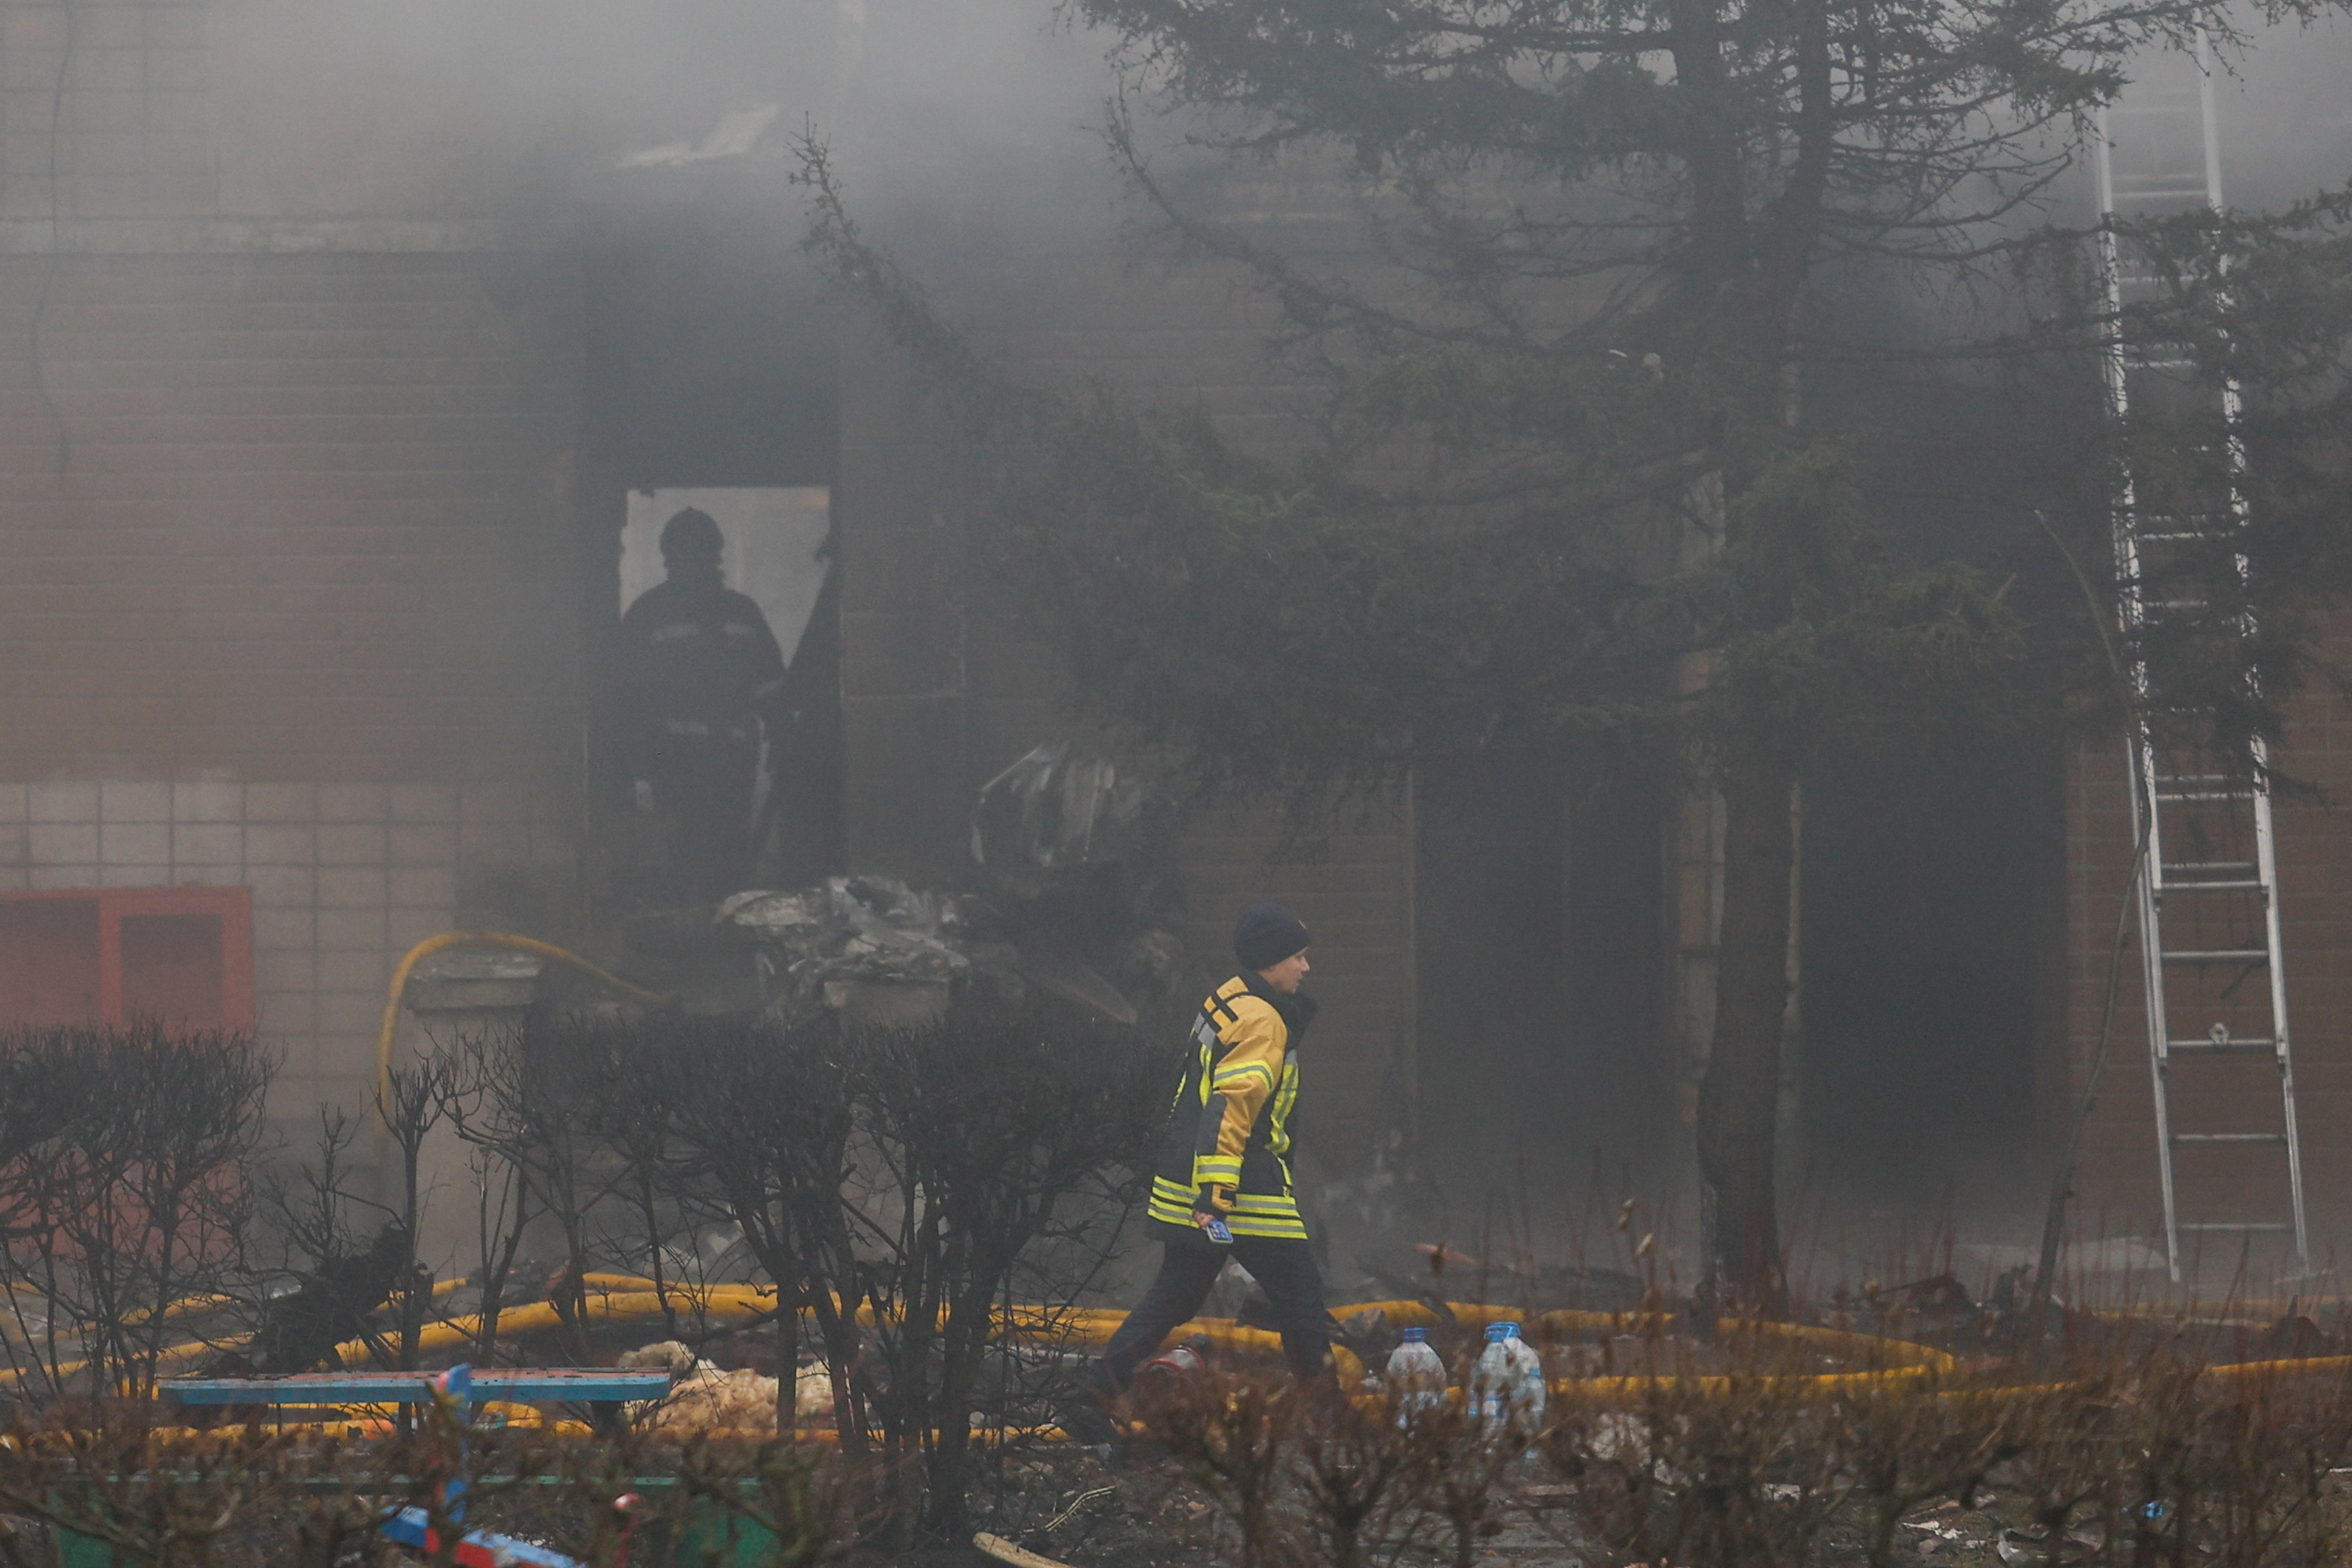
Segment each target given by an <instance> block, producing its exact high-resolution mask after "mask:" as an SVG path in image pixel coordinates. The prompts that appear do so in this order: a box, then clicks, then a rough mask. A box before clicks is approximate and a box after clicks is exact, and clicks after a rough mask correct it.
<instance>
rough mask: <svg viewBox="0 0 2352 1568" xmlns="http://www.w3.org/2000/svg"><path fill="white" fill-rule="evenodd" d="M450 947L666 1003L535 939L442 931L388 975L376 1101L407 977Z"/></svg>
mask: <svg viewBox="0 0 2352 1568" xmlns="http://www.w3.org/2000/svg"><path fill="white" fill-rule="evenodd" d="M453 947H502V948H505V949H506V950H507V951H508V952H528V953H531V954H533V955H535V956H537V957H540V958H545V959H551V960H552V961H554V962H555V963H568V964H570V965H571V966H572V968H574V969H577V970H579V971H580V972H581V973H583V974H585V975H587V976H589V977H590V978H591V979H593V980H595V981H597V982H599V983H600V984H604V985H607V986H610V987H611V988H612V989H614V991H617V992H619V993H620V994H622V995H624V996H625V997H627V998H628V999H629V1000H630V1001H632V1002H638V1003H643V1004H644V1005H646V1006H648V1007H657V1006H659V1005H662V1004H663V1003H665V1002H667V1001H669V1000H670V998H669V997H667V996H665V995H663V994H660V993H658V992H654V991H647V990H646V989H644V988H643V987H641V986H636V985H632V984H629V983H628V982H627V981H625V980H624V979H622V978H621V977H620V976H619V975H617V974H614V973H612V972H611V971H609V970H605V969H601V968H599V967H598V966H597V965H595V964H593V963H589V962H588V961H587V960H586V959H584V958H583V957H581V956H580V955H579V954H578V953H576V952H570V951H568V950H566V949H564V948H561V947H558V946H556V945H555V944H554V943H553V942H541V941H540V940H539V939H538V938H537V937H530V936H517V935H515V934H514V933H513V932H511V931H443V932H441V933H440V934H439V935H438V936H428V937H426V938H425V940H424V941H423V942H418V943H417V944H416V945H415V947H412V948H410V949H409V950H408V952H407V953H406V955H405V956H404V957H403V958H402V959H401V961H400V965H399V967H398V968H396V969H394V971H393V972H392V989H391V993H390V994H388V995H387V996H386V997H385V998H384V1004H383V1028H381V1029H380V1030H378V1031H377V1033H376V1040H375V1087H376V1094H377V1098H378V1099H379V1100H387V1099H389V1098H390V1097H391V1092H392V1046H393V1041H394V1039H395V1038H397V1037H398V1036H399V1034H400V1006H401V1001H402V998H403V997H404V996H405V995H406V994H407V992H408V977H409V975H410V974H411V973H414V972H415V968H416V966H417V965H418V964H419V963H423V962H424V961H425V960H426V959H428V958H430V957H432V956H433V955H434V954H435V953H436V952H448V951H449V950H450V949H451V948H453Z"/></svg>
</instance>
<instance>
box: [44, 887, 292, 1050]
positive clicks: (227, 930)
mask: <svg viewBox="0 0 2352 1568" xmlns="http://www.w3.org/2000/svg"><path fill="white" fill-rule="evenodd" d="M133 1017H146V1018H157V1019H161V1020H163V1021H164V1022H167V1023H173V1024H179V1025H184V1026H191V1027H198V1028H225V1029H249V1028H251V1027H252V1026H253V894H252V892H251V890H250V889H246V888H120V889H118V888H108V889H103V890H100V889H96V888H90V889H67V890H62V891H58V892H43V893H0V1027H7V1026H26V1025H32V1026H45V1025H58V1024H89V1023H97V1022H100V1021H103V1022H106V1023H110V1024H121V1023H126V1022H128V1021H129V1020H131V1018H133Z"/></svg>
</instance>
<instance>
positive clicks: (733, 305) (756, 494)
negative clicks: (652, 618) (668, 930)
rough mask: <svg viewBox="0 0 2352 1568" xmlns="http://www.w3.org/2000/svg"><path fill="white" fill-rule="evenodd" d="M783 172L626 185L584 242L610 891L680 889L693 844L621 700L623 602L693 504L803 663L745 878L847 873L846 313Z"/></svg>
mask: <svg viewBox="0 0 2352 1568" xmlns="http://www.w3.org/2000/svg"><path fill="white" fill-rule="evenodd" d="M789 195H790V194H789V192H787V191H786V190H784V189H782V187H781V181H780V178H779V176H778V174H777V173H776V172H775V171H774V170H763V169H761V168H759V167H746V168H743V169H740V170H713V169H707V168H706V169H701V170H698V171H693V172H691V174H690V176H689V174H685V173H680V172H676V171H647V172H646V176H645V177H644V178H643V179H642V180H639V179H636V178H635V177H632V178H631V179H629V180H625V181H616V182H615V184H614V187H613V189H612V190H611V191H609V192H608V193H606V197H605V199H604V201H603V202H602V203H601V205H598V207H597V208H596V209H595V216H594V220H593V223H592V224H591V226H590V227H589V238H588V246H587V300H588V322H587V332H586V343H587V358H588V363H587V366H586V383H587V388H588V399H587V407H586V409H585V411H584V416H585V417H584V421H583V439H582V452H581V461H580V464H579V479H580V498H579V499H580V508H581V512H582V515H583V524H584V533H585V539H586V541H587V548H588V550H589V563H588V565H589V570H588V572H587V574H586V577H587V589H588V605H587V606H586V611H587V614H588V616H589V621H590V630H591V643H592V646H593V647H595V648H596V649H597V650H598V657H599V661H600V667H601V668H600V669H599V671H598V686H599V689H600V690H601V691H602V692H603V693H604V698H605V700H604V702H603V703H601V704H600V708H599V723H598V725H597V732H596V736H595V742H594V744H593V748H592V750H593V757H592V762H591V793H592V796H593V816H594V818H595V820H596V821H597V822H598V823H599V824H601V826H600V829H599V833H598V837H599V840H600V842H599V845H598V849H599V854H598V856H597V859H598V860H599V861H601V862H602V866H603V871H602V876H603V878H604V879H605V881H606V882H607V885H608V890H609V891H610V892H611V893H612V894H614V895H617V896H618V897H619V899H620V900H621V901H622V902H624V903H626V902H629V901H633V900H656V901H658V900H662V899H665V898H667V897H672V896H674V895H675V890H676V886H677V875H676V873H677V846H676V845H675V844H673V843H670V842H669V841H668V840H669V838H670V837H671V836H672V835H671V833H670V829H669V828H668V827H667V826H665V825H664V823H663V822H662V821H661V820H659V814H657V813H655V812H652V811H649V810H648V809H647V807H648V806H649V805H651V804H652V802H651V797H650V793H649V792H648V791H647V790H646V789H643V788H640V787H638V786H639V784H640V783H641V780H642V775H643V773H645V771H646V769H645V767H644V765H643V753H644V746H643V743H642V737H641V736H639V735H638V734H637V733H636V731H638V730H640V729H641V728H642V725H641V724H640V723H638V722H637V721H635V719H633V718H632V717H630V716H629V714H628V711H627V709H626V706H625V704H624V703H623V702H621V701H620V700H619V697H620V694H622V693H623V692H625V691H627V690H629V689H631V688H630V683H629V678H630V673H631V672H630V670H629V668H627V667H626V661H627V660H628V659H629V658H631V657H633V656H632V654H631V652H630V650H629V649H627V648H626V647H625V646H624V645H623V643H622V641H621V639H620V638H619V637H618V628H619V624H620V615H621V612H622V610H623V609H624V608H625V604H626V602H627V601H629V600H632V599H634V598H635V597H636V596H637V595H640V594H642V593H643V592H644V591H645V590H646V588H648V587H650V586H652V585H653V584H656V583H657V582H658V581H659V580H660V578H661V575H662V573H661V566H660V561H659V555H658V550H657V545H656V542H657V540H658V538H659V534H660V530H661V527H662V524H663V523H664V522H665V521H667V519H668V518H669V517H671V516H674V515H675V514H676V513H677V511H679V510H685V509H687V508H689V507H690V508H693V509H695V510H700V511H703V512H704V513H706V514H707V515H709V516H710V517H712V518H713V519H714V520H716V521H718V522H719V526H720V531H721V532H722V534H723V535H725V537H726V540H727V545H726V555H725V556H724V558H723V568H724V571H725V573H726V578H727V585H728V586H729V587H730V588H731V589H734V590H735V591H738V592H740V593H744V594H747V595H750V596H751V598H752V599H753V600H754V601H755V602H756V603H758V604H759V605H760V606H761V611H762V614H763V616H764V618H765V619H766V621H767V622H768V623H769V624H770V626H771V628H772V631H773V633H774V635H775V636H776V637H777V639H778V641H779V642H780V644H781V652H782V656H783V658H784V659H785V660H786V661H787V665H788V668H787V670H786V672H785V674H784V677H783V685H784V689H783V691H782V694H781V697H780V698H779V699H778V700H776V701H774V702H772V703H769V704H767V705H766V706H765V707H764V708H763V711H762V714H761V718H762V724H761V731H762V740H761V760H760V761H759V763H758V764H757V784H756V785H755V788H754V791H753V793H752V794H751V797H750V802H751V804H750V805H749V806H748V808H747V809H748V811H749V813H750V818H751V819H750V822H749V825H748V826H747V827H746V829H745V833H744V840H743V841H744V844H745V846H746V847H745V849H744V851H743V853H742V855H741V857H740V858H741V859H742V868H741V871H740V877H733V876H730V880H733V881H735V883H736V885H738V886H743V887H749V886H754V885H767V886H794V885H805V884H806V883H808V882H810V881H813V880H815V879H818V878H821V877H823V876H824V875H827V874H829V873H831V872H834V871H836V870H838V869H840V868H841V865H842V789H843V737H842V725H841V683H840V668H841V663H840V610H839V604H840V594H839V587H838V576H839V573H840V562H839V559H838V554H837V552H836V551H835V549H834V542H833V538H832V534H831V529H830V510H829V508H830V495H831V488H832V486H833V483H834V478H835V454H836V450H837V447H838V444H839V426H840V406H839V405H840V398H839V388H838V374H837V371H836V362H835V347H834V337H833V329H832V321H831V315H830V313H829V311H828V310H827V309H826V307H825V305H824V301H823V299H822V296H821V294H820V292H819V289H818V287H817V281H816V279H814V276H813V275H812V274H811V273H810V271H809V269H808V268H807V267H806V265H805V263H804V262H803V259H802V258H801V257H800V255H799V253H798V251H797V250H796V248H795V242H796V239H797V234H796V231H795V230H794V229H793V228H792V227H791V226H790V225H789V224H788V223H787V222H786V221H784V220H785V218H786V217H787V216H789V215H790V214H792V213H793V212H795V211H797V210H798V209H797V206H796V205H795V204H794V203H793V201H791V200H790V199H789Z"/></svg>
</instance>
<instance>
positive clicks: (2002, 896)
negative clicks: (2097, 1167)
mask: <svg viewBox="0 0 2352 1568" xmlns="http://www.w3.org/2000/svg"><path fill="white" fill-rule="evenodd" d="M2051 750H2052V748H2051V747H2049V746H2047V745H2043V746H2040V747H2035V746H2030V745H2020V744H2017V743H2016V742H2010V743H2008V744H2000V743H1995V742H1991V741H1990V740H1981V739H1971V738H1968V737H1957V736H1956V737H1954V738H1952V739H1951V740H1950V741H1948V742H1945V743H1944V744H1941V745H1938V746H1937V747H1936V748H1934V749H1933V751H1932V752H1929V753H1928V754H1926V755H1920V756H1912V757H1901V758H1886V757H1880V758H1868V759H1850V760H1847V761H1845V762H1843V763H1839V764H1838V765H1836V766H1833V767H1828V768H1823V769H1822V770H1820V771H1819V772H1818V773H1816V774H1815V775H1814V776H1812V777H1810V778H1809V779H1808V780H1807V781H1806V785H1805V791H1806V794H1805V887H1804V911H1805V912H1804V954H1805V963H1804V976H1805V979H1804V1007H1805V1018H1804V1045H1803V1052H1802V1068H1801V1092H1800V1105H1801V1123H1802V1127H1803V1130H1804V1136H1803V1145H1804V1147H1803V1152H1802V1159H1803V1163H1804V1165H1805V1167H1806V1169H1807V1171H1808V1173H1809V1175H1810V1177H1811V1183H1812V1184H1813V1186H1814V1188H1815V1190H1816V1191H1817V1192H1819V1193H1820V1194H1822V1195H1823V1196H1824V1197H1825V1198H1826V1199H1827V1201H1828V1202H1829V1203H1830V1204H1831V1205H1832V1210H1833V1212H1839V1213H1846V1212H1857V1210H1858V1215H1857V1216H1858V1217H1862V1218H1867V1217H1869V1213H1870V1211H1874V1210H1878V1211H1893V1212H1895V1213H1902V1212H1904V1211H1909V1212H1910V1213H1913V1214H1926V1215H1936V1214H1937V1213H1939V1212H1940V1211H1941V1210H1942V1208H1943V1206H1944V1205H1946V1204H1947V1202H1950V1203H1952V1204H1953V1205H1954V1206H1955V1207H1956V1209H1957V1210H1958V1212H1959V1213H1960V1214H1961V1215H1964V1216H1966V1217H1968V1218H1969V1219H1971V1220H1973V1219H1975V1218H1977V1217H1979V1216H1981V1215H1983V1214H1985V1213H1986V1212H1987V1211H1988V1210H1989V1209H1990V1210H1993V1211H1998V1210H2000V1209H2001V1208H2004V1207H2006V1206H2008V1205H2011V1204H2013V1203H2014V1202H2016V1201H2017V1200H2018V1199H2020V1198H2021V1197H2022V1196H2024V1195H2026V1193H2027V1190H2028V1189H2030V1188H2031V1187H2032V1186H2033V1185H2034V1184H2037V1183H2038V1182H2039V1180H2040V1179H2041V1174H2042V1173H2041V1167H2040V1166H2039V1164H2038V1163H2035V1162H2034V1160H2033V1159H2032V1154H2033V1151H2034V1143H2033V1139H2034V1134H2035V1103H2034V1067H2035V1049H2036V1043H2037V1039H2038V1037H2039V1031H2040V1030H2041V1029H2042V1028H2043V1027H2045V1026H2047V1023H2048V1020H2047V1019H2046V1018H2045V1017H2044V1016H2043V1013H2044V1011H2045V1009H2046V1003H2045V1002H2044V1000H2043V998H2042V990H2043V989H2044V988H2043V987H2042V979H2043V968H2044V964H2045V963H2046V953H2047V952H2048V950H2049V946H2050V944H2051V943H2053V942H2055V941H2057V940H2058V937H2059V933H2058V932H2056V931H2053V930H2052V929H2051V926H2050V909H2049V899H2048V894H2049V892H2050V891H2051V889H2050V887H2049V886H2048V884H2049V881H2050V879H2051V878H2052V876H2053V868H2054V867H2059V866H2063V855H2064V844H2063V836H2062V830H2061V829H2060V827H2059V825H2058V819H2057V811H2058V806H2059V801H2058V795H2057V785H2056V777H2055V773H2054V769H2055V767H2056V765H2057V762H2056V758H2055V757H2054V756H2052V755H2049V754H2047V753H2048V752H2050V751H2051ZM2021 1178H2022V1179H2021Z"/></svg>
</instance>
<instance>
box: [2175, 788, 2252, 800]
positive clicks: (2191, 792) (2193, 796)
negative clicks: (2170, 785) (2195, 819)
mask: <svg viewBox="0 0 2352 1568" xmlns="http://www.w3.org/2000/svg"><path fill="white" fill-rule="evenodd" d="M2156 798H2157V799H2158V800H2177V801H2188V802H2191V803H2193V802H2196V801H2200V800H2252V799H2253V798H2254V792H2253V791H2252V790H2250V789H2160V790H2158V791H2157V792H2156Z"/></svg>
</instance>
